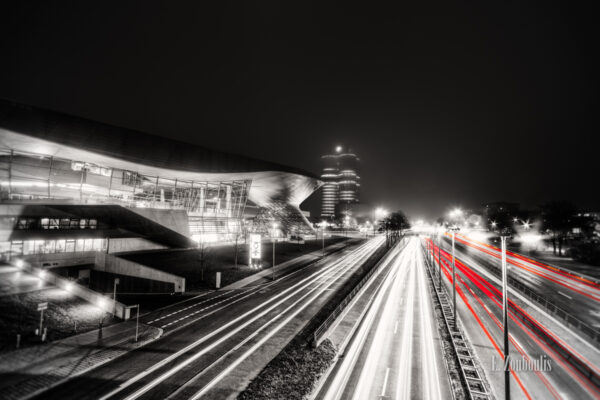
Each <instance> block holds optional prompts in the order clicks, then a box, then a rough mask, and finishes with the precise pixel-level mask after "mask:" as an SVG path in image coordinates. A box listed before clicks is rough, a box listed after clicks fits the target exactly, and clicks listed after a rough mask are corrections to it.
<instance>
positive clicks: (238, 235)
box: [233, 224, 247, 268]
mask: <svg viewBox="0 0 600 400" xmlns="http://www.w3.org/2000/svg"><path fill="white" fill-rule="evenodd" d="M246 231H247V228H246V225H245V224H240V226H239V229H237V230H236V231H235V232H234V234H233V235H234V239H235V243H234V246H233V251H234V256H233V258H234V262H235V268H237V267H238V254H239V252H240V241H241V239H244V243H246V233H247V232H246Z"/></svg>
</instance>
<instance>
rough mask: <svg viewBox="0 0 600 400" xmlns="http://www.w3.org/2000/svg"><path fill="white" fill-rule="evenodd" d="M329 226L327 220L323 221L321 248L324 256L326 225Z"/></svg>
mask: <svg viewBox="0 0 600 400" xmlns="http://www.w3.org/2000/svg"><path fill="white" fill-rule="evenodd" d="M326 226H327V221H325V220H323V221H321V249H322V256H323V257H324V256H325V227H326Z"/></svg>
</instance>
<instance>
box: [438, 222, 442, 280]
mask: <svg viewBox="0 0 600 400" xmlns="http://www.w3.org/2000/svg"><path fill="white" fill-rule="evenodd" d="M437 239H438V240H437V242H438V264H439V270H438V287H440V288H441V287H442V253H441V251H442V241H441V239H440V231H439V229H438V231H437Z"/></svg>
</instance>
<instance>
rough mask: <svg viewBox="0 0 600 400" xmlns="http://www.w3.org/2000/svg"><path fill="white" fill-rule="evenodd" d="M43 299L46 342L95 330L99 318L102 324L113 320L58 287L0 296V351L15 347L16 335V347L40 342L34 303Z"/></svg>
mask: <svg viewBox="0 0 600 400" xmlns="http://www.w3.org/2000/svg"><path fill="white" fill-rule="evenodd" d="M43 302H48V309H47V310H45V311H44V327H45V328H47V337H46V341H54V340H58V339H63V338H65V337H68V336H71V335H74V334H77V333H83V332H87V331H89V330H92V329H97V328H98V326H99V323H100V321H101V320H102V322H103V326H107V325H110V324H113V323H114V322H116V320H115V319H113V318H112V317H111V316H110V315H109V314H106V313H105V312H103V311H101V310H100V309H99V308H98V307H95V306H94V305H92V304H90V303H88V302H86V301H85V300H82V299H80V298H77V297H74V296H73V295H72V294H70V293H68V292H66V291H65V290H62V289H59V288H54V287H51V288H47V289H41V290H36V291H32V292H27V293H18V294H12V295H6V296H1V297H0V316H1V318H0V352H4V351H10V350H13V349H15V346H16V337H17V334H20V335H21V346H20V347H26V346H31V345H35V344H39V343H40V342H41V341H40V338H39V336H36V335H35V333H34V332H35V330H36V329H37V328H39V326H40V312H39V311H37V305H38V304H39V303H43Z"/></svg>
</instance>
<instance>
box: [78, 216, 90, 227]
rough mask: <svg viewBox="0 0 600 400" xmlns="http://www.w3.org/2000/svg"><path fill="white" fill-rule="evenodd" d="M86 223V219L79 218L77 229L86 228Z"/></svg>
mask: <svg viewBox="0 0 600 400" xmlns="http://www.w3.org/2000/svg"><path fill="white" fill-rule="evenodd" d="M87 223H88V220H87V219H84V218H81V219H80V220H79V229H85V228H87Z"/></svg>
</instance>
